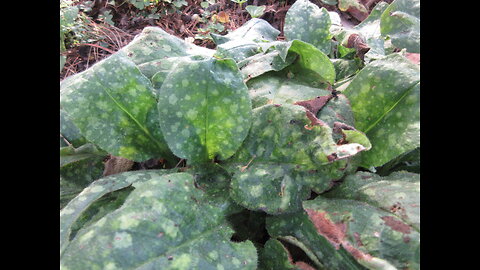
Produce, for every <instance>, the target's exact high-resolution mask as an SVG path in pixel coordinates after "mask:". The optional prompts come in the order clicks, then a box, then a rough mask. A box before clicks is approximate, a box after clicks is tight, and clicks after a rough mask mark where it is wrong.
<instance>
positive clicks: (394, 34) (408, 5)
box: [380, 0, 420, 53]
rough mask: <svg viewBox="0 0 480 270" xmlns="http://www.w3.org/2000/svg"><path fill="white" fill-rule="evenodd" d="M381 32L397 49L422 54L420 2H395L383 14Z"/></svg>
mask: <svg viewBox="0 0 480 270" xmlns="http://www.w3.org/2000/svg"><path fill="white" fill-rule="evenodd" d="M380 30H381V32H382V35H384V36H387V35H388V36H390V38H391V39H392V44H393V45H395V46H396V47H397V48H401V49H403V48H405V49H407V51H408V52H411V53H420V0H395V1H393V2H392V3H391V4H390V6H389V7H388V8H387V9H386V10H385V11H384V12H383V14H382V17H381V20H380Z"/></svg>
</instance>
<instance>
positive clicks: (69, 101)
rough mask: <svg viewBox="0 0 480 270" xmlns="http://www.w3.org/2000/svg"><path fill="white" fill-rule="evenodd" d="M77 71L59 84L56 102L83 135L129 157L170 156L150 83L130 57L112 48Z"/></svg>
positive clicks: (100, 145)
mask: <svg viewBox="0 0 480 270" xmlns="http://www.w3.org/2000/svg"><path fill="white" fill-rule="evenodd" d="M100 74H101V75H100ZM77 75H78V76H77V77H75V79H74V80H73V81H69V82H68V84H67V85H66V86H65V87H64V88H62V89H61V92H60V93H61V94H60V104H61V106H62V108H63V109H64V110H65V111H66V112H67V113H68V115H69V116H70V119H71V120H72V122H73V123H74V124H75V125H76V126H77V127H78V129H79V130H80V131H81V132H82V134H83V135H84V136H85V138H86V139H87V140H89V141H91V142H92V143H94V144H96V145H98V146H99V147H100V148H102V149H103V150H105V151H107V152H109V153H111V154H112V155H115V156H121V157H124V158H127V159H131V160H135V161H143V160H147V159H150V158H159V157H164V158H167V159H170V160H172V159H173V156H172V154H171V152H170V150H169V149H168V147H167V145H166V143H165V142H164V140H163V137H162V134H161V132H160V129H159V128H158V113H157V110H156V100H155V96H154V94H153V90H152V84H151V83H150V81H149V80H148V79H147V78H146V77H145V76H143V75H142V74H141V73H140V71H139V70H138V68H137V67H136V66H135V64H134V63H133V62H131V61H130V60H128V58H126V57H125V56H124V55H123V54H121V53H116V54H114V55H112V56H110V57H108V58H107V59H105V60H103V61H101V62H99V63H97V64H95V65H94V66H92V67H91V68H90V69H88V70H86V71H84V72H82V73H81V74H77ZM172 163H173V162H172Z"/></svg>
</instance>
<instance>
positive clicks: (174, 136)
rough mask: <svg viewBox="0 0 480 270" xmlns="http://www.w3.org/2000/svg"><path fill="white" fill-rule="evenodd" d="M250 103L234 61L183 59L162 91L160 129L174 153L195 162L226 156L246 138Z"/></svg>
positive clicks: (159, 105) (224, 157) (231, 153)
mask: <svg viewBox="0 0 480 270" xmlns="http://www.w3.org/2000/svg"><path fill="white" fill-rule="evenodd" d="M251 106H252V105H251V101H250V99H249V97H248V92H247V87H246V86H245V83H244V82H243V80H242V76H241V74H240V72H239V70H238V68H237V65H236V64H235V62H234V61H233V60H231V59H225V60H217V59H213V58H212V59H209V60H201V61H184V62H182V63H179V64H178V65H177V67H176V69H175V70H174V71H172V72H171V73H170V74H169V75H168V76H167V78H166V79H165V81H164V83H163V84H162V87H161V89H160V97H159V100H158V111H159V113H160V127H161V130H162V132H163V134H164V135H165V140H166V141H167V143H168V146H169V147H170V149H172V151H173V153H174V154H175V155H177V156H179V157H181V158H185V159H188V160H189V162H192V163H198V162H200V163H201V162H206V161H209V160H212V159H214V158H215V157H218V158H219V159H221V160H222V159H226V158H229V157H230V156H232V155H233V154H234V153H235V151H236V150H237V149H238V147H239V146H240V144H241V143H242V141H243V140H244V139H245V137H246V136H247V133H248V130H249V127H250V123H251Z"/></svg>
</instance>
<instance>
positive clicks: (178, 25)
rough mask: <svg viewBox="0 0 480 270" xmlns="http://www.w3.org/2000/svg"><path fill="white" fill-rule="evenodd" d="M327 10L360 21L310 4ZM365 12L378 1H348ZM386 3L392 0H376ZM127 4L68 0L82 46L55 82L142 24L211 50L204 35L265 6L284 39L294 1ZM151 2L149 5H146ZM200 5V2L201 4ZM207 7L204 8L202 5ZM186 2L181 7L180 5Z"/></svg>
mask: <svg viewBox="0 0 480 270" xmlns="http://www.w3.org/2000/svg"><path fill="white" fill-rule="evenodd" d="M310 1H311V2H312V3H314V4H316V5H318V6H319V7H325V8H326V9H327V10H328V11H335V12H337V13H338V14H339V15H340V18H341V19H342V23H343V24H344V25H345V26H354V25H357V24H358V23H360V22H361V20H362V19H364V18H365V15H364V14H363V16H362V15H359V14H358V11H356V10H354V9H347V10H345V11H341V10H340V9H339V8H338V4H333V5H328V4H325V3H326V2H329V3H334V2H337V1H333V0H330V1H325V0H323V1H322V0H310ZM354 1H357V2H358V3H360V4H362V5H363V6H364V7H365V8H366V9H367V10H368V12H370V11H371V10H372V9H373V8H374V7H375V5H376V4H377V3H378V2H380V0H354ZM382 1H384V2H388V3H390V2H392V0H382ZM131 2H134V1H133V0H130V1H128V0H127V1H125V0H123V1H107V0H95V1H86V0H79V1H74V5H78V6H79V7H81V12H82V15H83V16H82V18H83V24H84V26H85V27H84V30H83V31H84V32H85V33H84V35H85V36H88V39H87V38H84V39H86V41H85V40H82V42H75V43H74V42H70V44H68V43H67V44H66V45H67V50H66V52H65V53H64V55H65V56H66V57H67V58H66V62H65V65H64V68H63V70H62V71H61V72H60V80H63V79H64V78H66V77H68V76H71V75H73V74H75V73H78V72H81V71H83V70H85V69H87V68H88V67H89V66H91V65H92V64H94V63H95V62H97V61H99V60H101V59H103V58H105V57H107V56H109V55H110V54H112V53H114V52H116V51H118V50H119V49H120V48H122V47H123V46H125V45H127V44H128V43H129V42H130V41H131V40H132V39H133V38H134V37H135V35H137V34H139V33H140V32H141V31H142V29H143V28H145V27H147V26H158V27H161V28H162V29H163V30H165V31H166V32H168V33H170V34H172V35H175V36H177V37H179V38H182V39H190V41H193V43H195V44H196V45H199V46H204V47H207V48H215V44H214V43H213V41H212V40H211V39H209V38H208V33H209V32H212V31H215V32H216V33H219V34H227V33H228V32H229V31H232V30H235V29H237V28H238V27H240V26H242V25H243V24H244V23H245V22H246V21H248V20H250V19H251V16H250V14H249V13H248V12H247V10H246V9H245V7H246V6H247V5H254V6H265V9H264V12H263V15H261V16H260V17H259V18H261V19H264V20H266V21H267V22H269V23H270V24H271V25H272V26H273V27H275V28H276V29H278V30H279V31H280V35H279V37H278V39H280V40H281V39H284V36H283V25H284V22H285V15H286V13H287V11H288V9H289V8H290V6H291V5H292V4H293V3H294V2H295V0H284V1H276V0H248V1H246V2H245V3H243V4H242V5H239V4H237V3H236V2H235V1H232V0H216V1H212V0H210V1H205V0H186V1H183V4H184V5H183V6H181V7H175V6H173V5H172V4H169V3H167V2H168V1H156V2H158V3H157V4H155V5H152V6H150V7H144V8H142V9H139V8H137V7H135V6H134V5H132V4H130V3H131ZM151 2H155V1H151ZM202 3H203V4H202ZM207 3H208V4H207ZM185 4H186V5H185Z"/></svg>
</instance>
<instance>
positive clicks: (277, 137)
mask: <svg viewBox="0 0 480 270" xmlns="http://www.w3.org/2000/svg"><path fill="white" fill-rule="evenodd" d="M253 119H254V120H253V123H252V127H251V130H250V133H249V135H248V136H247V138H246V139H245V142H244V143H243V145H242V147H241V148H240V149H239V150H238V152H237V153H236V154H235V157H234V160H236V161H237V162H244V163H245V164H246V163H247V162H248V161H250V160H251V159H252V158H254V159H255V162H262V161H265V162H278V163H286V164H296V165H302V166H305V167H306V168H307V169H308V168H310V169H315V168H316V167H318V166H319V165H323V164H327V163H328V159H327V156H328V155H329V154H331V153H333V152H335V150H336V144H335V142H334V141H333V139H332V137H331V132H332V131H331V128H330V127H328V126H326V125H324V126H322V125H313V126H312V127H311V129H310V128H305V126H309V125H310V124H311V121H310V119H309V118H308V117H307V115H306V110H305V108H303V107H301V106H297V105H291V104H283V105H280V106H279V105H274V104H269V105H265V106H261V107H259V108H256V109H254V110H253Z"/></svg>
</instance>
